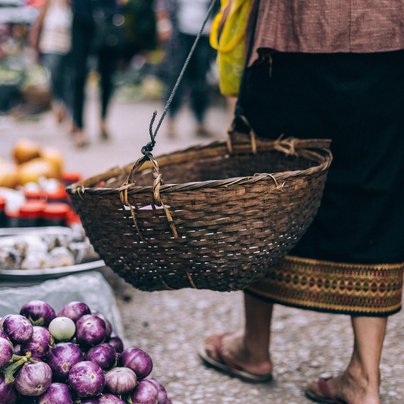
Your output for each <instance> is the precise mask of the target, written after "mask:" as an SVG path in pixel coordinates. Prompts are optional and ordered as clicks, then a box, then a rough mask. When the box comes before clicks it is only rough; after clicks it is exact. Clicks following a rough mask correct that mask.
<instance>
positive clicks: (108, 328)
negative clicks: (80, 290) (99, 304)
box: [92, 311, 112, 339]
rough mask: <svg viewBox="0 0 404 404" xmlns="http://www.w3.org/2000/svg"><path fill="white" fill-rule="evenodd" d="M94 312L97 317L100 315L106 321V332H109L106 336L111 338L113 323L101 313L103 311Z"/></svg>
mask: <svg viewBox="0 0 404 404" xmlns="http://www.w3.org/2000/svg"><path fill="white" fill-rule="evenodd" d="M92 314H94V315H96V316H97V317H99V318H100V319H101V320H104V322H105V331H106V333H107V336H106V339H109V338H110V336H111V334H112V325H111V323H110V322H109V321H108V320H107V318H106V317H105V316H104V315H103V314H101V313H98V312H96V311H95V312H94V313H92Z"/></svg>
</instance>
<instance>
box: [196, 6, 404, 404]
mask: <svg viewBox="0 0 404 404" xmlns="http://www.w3.org/2000/svg"><path fill="white" fill-rule="evenodd" d="M225 3H229V2H225ZM230 3H231V1H230ZM227 6H228V7H231V4H230V5H228V4H227ZM401 11H402V1H399V0H392V1H389V2H376V1H365V0H359V1H356V2H348V1H343V2H335V1H332V0H306V1H305V2H300V1H297V0H272V1H259V0H255V1H254V2H253V4H252V8H251V12H250V20H249V23H248V26H247V33H248V35H247V40H246V43H247V44H249V46H247V47H249V51H248V52H247V54H248V56H247V62H246V68H245V70H244V74H243V79H242V82H241V86H240V92H239V96H238V105H237V107H236V118H235V128H236V130H237V131H238V132H249V131H251V130H253V131H254V132H255V134H256V135H257V136H258V137H266V138H273V139H276V138H278V137H279V136H281V135H284V136H286V137H297V138H316V137H317V138H331V139H332V146H331V149H332V152H333V155H334V161H333V164H332V165H331V168H330V171H329V175H328V179H327V182H326V186H325V191H324V195H323V200H322V204H321V206H320V209H319V211H318V215H317V216H316V218H315V219H314V222H313V223H312V225H311V227H310V228H309V230H308V231H307V233H306V234H305V235H304V236H303V238H302V239H301V241H300V242H299V243H298V244H297V246H296V247H295V248H294V249H293V250H292V252H291V254H290V255H289V256H288V257H286V258H285V259H284V260H283V262H282V263H281V264H280V265H277V266H276V267H273V268H271V269H270V273H269V276H268V277H267V278H265V279H264V280H263V281H260V282H259V283H257V284H254V285H252V286H251V287H249V288H247V289H246V290H245V296H244V299H245V317H246V321H245V328H244V329H243V330H240V331H238V332H230V333H225V334H221V335H210V336H209V337H207V338H206V340H205V344H204V347H203V350H202V351H201V352H200V355H201V357H202V360H203V361H204V362H205V363H206V364H208V365H210V366H213V367H214V368H216V369H218V370H222V371H225V372H226V373H228V374H231V375H233V376H236V377H239V378H240V379H244V380H247V381H252V382H267V381H269V380H271V379H272V371H273V366H272V363H271V358H270V354H269V349H268V348H269V342H270V335H271V328H270V327H271V316H272V310H273V305H274V303H279V304H283V305H287V306H293V307H298V308H303V309H310V310H317V311H322V312H327V313H342V314H347V315H350V316H351V319H352V329H353V333H354V346H353V353H352V357H351V360H350V362H349V364H348V366H347V368H346V370H345V371H344V372H343V373H342V374H341V375H339V376H336V377H333V378H330V379H319V380H318V381H317V382H315V383H312V384H309V385H308V386H307V387H306V390H305V394H306V396H307V397H308V398H310V399H311V400H313V401H316V402H323V403H350V404H356V403H357V404H375V403H380V402H381V401H380V400H381V399H380V391H379V387H380V361H381V353H382V347H383V341H384V337H385V333H386V326H387V320H388V316H390V315H392V314H394V313H397V312H398V311H399V310H400V309H401V300H402V287H403V271H404V232H403V229H404V215H403V213H402V207H403V202H404V175H403V174H404V136H403V131H404V120H403V114H402V105H403V104H404V75H403V73H402V70H403V66H404V51H403V49H404V31H403V28H402V27H403V25H404V16H403V14H402V12H401ZM274 349H276V347H274Z"/></svg>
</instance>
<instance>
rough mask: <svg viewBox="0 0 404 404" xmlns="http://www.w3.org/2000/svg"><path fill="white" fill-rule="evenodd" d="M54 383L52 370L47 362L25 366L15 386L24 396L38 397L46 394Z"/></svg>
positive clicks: (18, 375)
mask: <svg viewBox="0 0 404 404" xmlns="http://www.w3.org/2000/svg"><path fill="white" fill-rule="evenodd" d="M51 383H52V370H51V368H50V367H49V365H48V364H47V363H45V362H35V363H27V364H25V365H24V366H23V367H22V368H21V370H20V371H19V372H18V374H17V376H16V378H15V381H14V384H15V388H16V389H17V391H18V392H19V393H20V394H22V395H24V396H33V397H37V396H40V395H41V394H43V393H45V391H46V390H47V389H48V387H49V386H50V385H51Z"/></svg>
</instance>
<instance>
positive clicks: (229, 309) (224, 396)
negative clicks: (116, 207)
mask: <svg viewBox="0 0 404 404" xmlns="http://www.w3.org/2000/svg"><path fill="white" fill-rule="evenodd" d="M119 294H120V293H119ZM125 295H127V297H130V301H126V302H125V301H124V300H123V299H122V298H119V299H118V300H119V306H120V309H121V313H122V317H123V322H124V325H125V331H126V337H127V338H128V340H129V342H130V343H131V344H133V345H137V346H139V347H141V348H144V349H145V350H146V351H147V352H149V353H150V355H151V356H152V358H153V359H154V363H155V368H154V369H155V370H154V375H155V376H156V377H157V378H158V379H160V380H161V381H162V382H163V384H165V386H166V388H167V390H168V392H169V394H170V396H171V398H172V399H173V402H174V403H176V404H191V403H192V404H202V403H203V404H220V403H240V404H247V403H248V404H258V403H260V404H262V403H272V404H278V403H279V404H285V403H288V404H300V403H305V402H309V401H308V400H306V399H305V398H304V397H303V394H302V388H303V387H304V386H305V384H306V382H307V381H308V380H316V379H317V378H318V377H319V376H320V375H326V374H335V373H338V372H340V371H342V370H343V369H344V366H345V365H346V363H347V361H348V360H349V357H350V353H351V349H352V331H351V328H350V320H349V317H347V316H342V315H329V314H323V313H314V312H309V311H302V310H296V309H291V308H287V307H282V306H277V307H276V310H275V313H274V322H273V337H272V357H273V361H274V364H275V372H274V376H275V380H274V381H273V382H271V383H269V384H267V385H252V384H248V383H243V382H241V381H239V380H237V379H234V378H230V377H228V376H226V375H222V374H219V373H217V372H215V371H214V370H211V369H207V368H205V367H204V366H202V365H201V363H200V360H199V359H198V357H197V354H196V352H197V348H198V347H199V346H200V345H201V343H202V341H203V338H204V336H205V335H207V334H209V333H211V332H212V331H214V332H216V331H219V332H220V331H226V330H235V329H237V328H238V327H239V326H240V325H242V321H243V319H242V294H241V293H218V292H211V291H194V290H189V289H186V290H181V291H174V292H173V291H170V292H153V293H145V292H140V291H137V290H135V289H132V288H130V287H128V288H125ZM403 375H404V313H403V312H401V313H399V314H397V315H395V316H392V317H391V319H390V322H389V326H388V335H387V338H386V342H385V348H384V352H383V361H382V377H383V384H382V395H383V403H384V404H400V403H403V402H404V381H403Z"/></svg>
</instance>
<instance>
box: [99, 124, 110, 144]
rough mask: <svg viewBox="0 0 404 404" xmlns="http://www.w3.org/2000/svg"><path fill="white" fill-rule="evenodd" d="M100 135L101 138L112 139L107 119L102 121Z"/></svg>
mask: <svg viewBox="0 0 404 404" xmlns="http://www.w3.org/2000/svg"><path fill="white" fill-rule="evenodd" d="M100 137H101V140H109V139H110V135H109V131H108V128H107V124H106V122H105V121H101V123H100Z"/></svg>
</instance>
